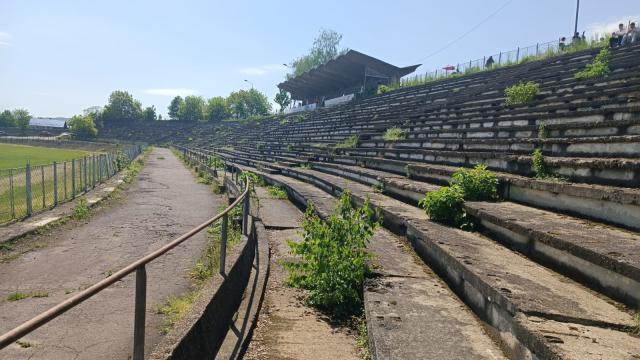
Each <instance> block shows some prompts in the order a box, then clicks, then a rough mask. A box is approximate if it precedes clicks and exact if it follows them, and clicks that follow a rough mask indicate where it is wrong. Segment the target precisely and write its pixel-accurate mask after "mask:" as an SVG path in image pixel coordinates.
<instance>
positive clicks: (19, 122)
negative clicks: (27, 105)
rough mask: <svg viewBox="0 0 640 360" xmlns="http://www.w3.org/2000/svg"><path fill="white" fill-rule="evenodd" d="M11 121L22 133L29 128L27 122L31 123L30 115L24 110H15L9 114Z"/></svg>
mask: <svg viewBox="0 0 640 360" xmlns="http://www.w3.org/2000/svg"><path fill="white" fill-rule="evenodd" d="M11 115H12V116H13V120H14V121H15V124H16V126H17V127H19V128H20V130H22V132H23V133H24V131H25V130H26V129H27V128H28V127H29V121H31V114H29V112H28V111H27V110H25V109H16V110H13V112H12V113H11Z"/></svg>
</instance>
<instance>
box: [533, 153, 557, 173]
mask: <svg viewBox="0 0 640 360" xmlns="http://www.w3.org/2000/svg"><path fill="white" fill-rule="evenodd" d="M531 167H532V168H533V172H534V173H535V176H536V178H538V179H547V178H552V177H554V176H555V174H554V173H553V171H551V169H549V167H548V166H547V164H546V163H545V162H544V155H543V154H542V149H535V150H533V154H532V155H531Z"/></svg>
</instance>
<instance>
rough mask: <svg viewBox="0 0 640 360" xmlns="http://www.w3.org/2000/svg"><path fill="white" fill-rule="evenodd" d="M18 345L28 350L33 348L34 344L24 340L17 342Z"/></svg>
mask: <svg viewBox="0 0 640 360" xmlns="http://www.w3.org/2000/svg"><path fill="white" fill-rule="evenodd" d="M16 344H18V345H19V346H20V347H21V348H23V349H27V348H30V347H32V346H33V344H32V343H30V342H28V341H24V340H18V341H16Z"/></svg>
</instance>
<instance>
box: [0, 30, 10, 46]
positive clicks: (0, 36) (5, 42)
mask: <svg viewBox="0 0 640 360" xmlns="http://www.w3.org/2000/svg"><path fill="white" fill-rule="evenodd" d="M10 40H11V35H9V33H8V32H3V31H0V46H10V45H11V42H10Z"/></svg>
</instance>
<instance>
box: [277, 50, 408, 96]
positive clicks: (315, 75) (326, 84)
mask: <svg viewBox="0 0 640 360" xmlns="http://www.w3.org/2000/svg"><path fill="white" fill-rule="evenodd" d="M418 66H420V64H418V65H412V66H407V67H403V68H400V67H397V66H395V65H391V64H389V63H386V62H384V61H382V60H378V59H376V58H374V57H371V56H369V55H366V54H363V53H361V52H358V51H355V50H349V51H347V53H345V54H343V55H340V56H338V57H336V58H335V59H333V60H330V61H328V62H326V63H325V64H322V65H320V66H318V67H316V68H314V69H311V70H309V71H306V72H304V73H302V74H300V75H298V76H296V77H294V78H292V79H289V80H287V81H285V82H282V83H280V84H278V88H280V89H282V90H285V91H288V92H289V93H290V94H291V97H292V98H293V99H296V100H304V99H310V98H314V97H316V98H319V97H322V96H325V95H327V94H336V93H339V92H341V91H342V90H344V89H348V88H351V87H354V86H356V85H362V84H363V82H364V79H365V75H366V77H373V78H387V79H396V80H398V79H400V78H401V77H403V76H405V75H407V74H411V73H412V72H414V71H415V70H416V68H418Z"/></svg>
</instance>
